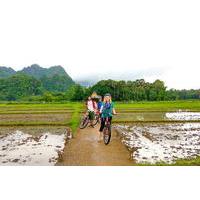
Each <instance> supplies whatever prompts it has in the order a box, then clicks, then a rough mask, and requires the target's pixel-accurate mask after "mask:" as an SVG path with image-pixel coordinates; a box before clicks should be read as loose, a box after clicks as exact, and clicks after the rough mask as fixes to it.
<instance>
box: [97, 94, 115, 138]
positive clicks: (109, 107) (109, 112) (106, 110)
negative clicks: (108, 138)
mask: <svg viewBox="0 0 200 200" xmlns="http://www.w3.org/2000/svg"><path fill="white" fill-rule="evenodd" d="M100 114H101V126H100V129H99V132H100V134H99V141H100V140H101V135H102V134H101V133H102V131H103V129H104V127H105V121H106V118H108V121H109V122H110V123H111V121H112V116H113V114H116V111H115V108H114V104H113V102H112V97H111V95H110V94H109V93H108V94H105V95H104V100H103V103H102V106H101V109H100Z"/></svg>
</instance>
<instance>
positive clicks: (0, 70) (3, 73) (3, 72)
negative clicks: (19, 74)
mask: <svg viewBox="0 0 200 200" xmlns="http://www.w3.org/2000/svg"><path fill="white" fill-rule="evenodd" d="M15 73H16V71H15V70H14V69H12V68H10V67H1V66H0V78H7V77H10V76H12V75H14V74H15Z"/></svg>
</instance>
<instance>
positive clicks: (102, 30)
mask: <svg viewBox="0 0 200 200" xmlns="http://www.w3.org/2000/svg"><path fill="white" fill-rule="evenodd" d="M199 10H200V3H199V2H198V1H194V0H187V1H185V0H181V1H178V0H167V1H161V0H151V1H149V0H140V1H134V0H131V1H128V0H121V1H118V0H115V1H111V0H101V1H96V0H84V1H78V0H72V1H67V0H17V1H16V0H0V66H9V67H12V68H14V69H15V70H20V69H22V68H23V67H26V66H30V65H31V64H34V63H37V64H39V65H41V66H43V67H50V66H53V65H62V66H63V67H64V68H65V70H66V71H67V73H68V74H69V75H71V76H72V78H73V79H75V80H85V79H88V80H91V79H92V80H100V79H108V78H114V79H125V80H135V79H138V78H144V79H145V80H147V81H150V82H152V81H154V80H156V79H162V80H163V81H165V83H166V85H167V87H168V88H177V89H183V88H186V89H191V88H194V89H197V88H200V81H199V74H200V12H199Z"/></svg>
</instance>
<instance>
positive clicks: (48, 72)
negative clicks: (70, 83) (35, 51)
mask: <svg viewBox="0 0 200 200" xmlns="http://www.w3.org/2000/svg"><path fill="white" fill-rule="evenodd" d="M18 72H19V73H24V74H27V75H29V76H33V77H35V78H37V79H40V78H42V77H43V76H46V77H52V76H54V75H61V76H67V77H68V78H69V79H71V77H70V76H69V75H68V74H67V73H66V71H65V70H64V68H63V67H62V66H60V65H58V66H53V67H50V68H43V67H41V66H39V65H38V64H33V65H31V66H29V67H25V68H24V69H22V70H21V71H18ZM71 80H72V79H71Z"/></svg>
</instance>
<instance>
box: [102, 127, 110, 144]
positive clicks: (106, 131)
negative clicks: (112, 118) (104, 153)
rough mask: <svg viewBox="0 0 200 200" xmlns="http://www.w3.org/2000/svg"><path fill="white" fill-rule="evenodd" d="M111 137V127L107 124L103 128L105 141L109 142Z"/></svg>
mask: <svg viewBox="0 0 200 200" xmlns="http://www.w3.org/2000/svg"><path fill="white" fill-rule="evenodd" d="M110 138H111V127H110V126H107V127H105V128H104V130H103V141H104V144H105V145H107V144H109V142H110Z"/></svg>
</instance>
